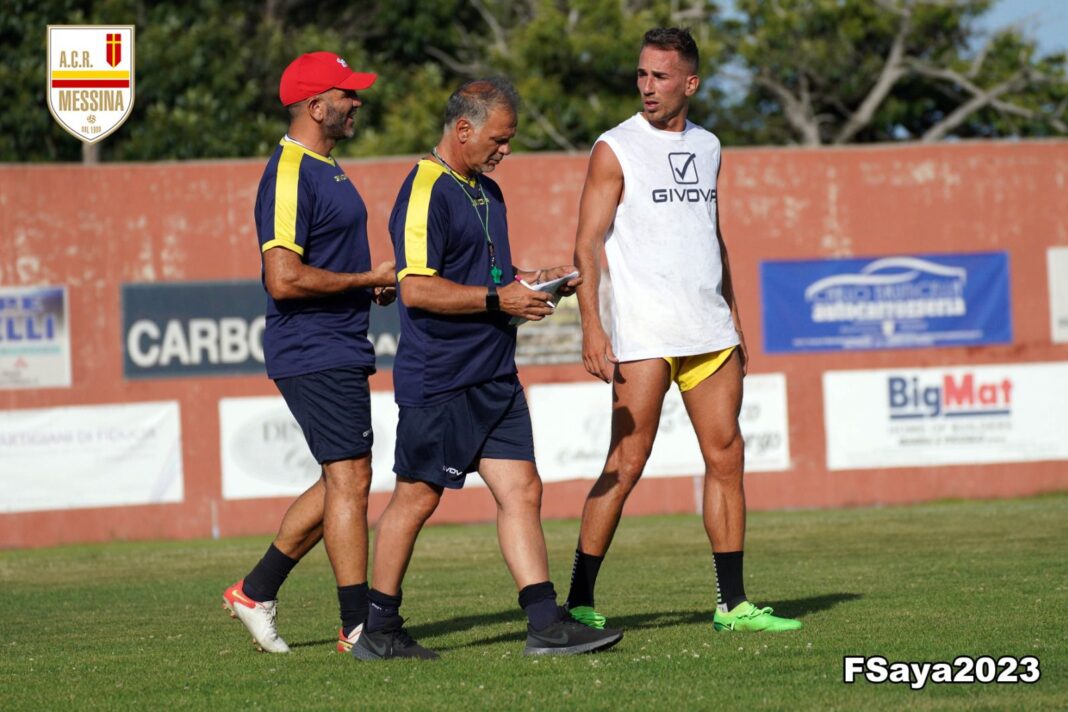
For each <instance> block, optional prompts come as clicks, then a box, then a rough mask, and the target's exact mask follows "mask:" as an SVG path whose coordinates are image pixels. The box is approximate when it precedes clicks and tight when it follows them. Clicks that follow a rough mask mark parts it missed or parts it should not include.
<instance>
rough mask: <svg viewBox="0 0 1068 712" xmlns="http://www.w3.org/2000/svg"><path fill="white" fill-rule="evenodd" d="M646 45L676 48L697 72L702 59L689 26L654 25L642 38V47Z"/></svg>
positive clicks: (668, 48)
mask: <svg viewBox="0 0 1068 712" xmlns="http://www.w3.org/2000/svg"><path fill="white" fill-rule="evenodd" d="M646 47H656V48H657V49H667V50H675V51H676V52H678V53H679V56H680V57H681V58H682V59H684V60H686V61H688V62H689V63H690V65H691V66H692V67H693V71H694V72H695V73H696V72H697V67H698V65H699V64H700V61H701V60H700V57H699V55H698V54H697V43H696V42H694V40H693V35H691V34H690V28H689V27H654V28H653V29H651V30H649V31H648V32H646V33H645V37H643V38H642V49H645V48H646Z"/></svg>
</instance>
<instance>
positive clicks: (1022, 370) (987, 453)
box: [823, 363, 1068, 470]
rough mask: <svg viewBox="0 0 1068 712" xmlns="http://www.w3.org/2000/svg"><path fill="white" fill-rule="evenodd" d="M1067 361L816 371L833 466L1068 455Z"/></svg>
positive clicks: (963, 462)
mask: <svg viewBox="0 0 1068 712" xmlns="http://www.w3.org/2000/svg"><path fill="white" fill-rule="evenodd" d="M1066 393H1068V363H1036V364H1010V365H997V366H946V367H942V368H919V369H907V368H901V369H888V370H877V371H827V372H825V373H824V374H823V407H824V422H825V425H826V431H827V467H828V469H831V470H845V469H864V468H881V467H924V466H927V465H970V464H983V463H994V462H1030V461H1036V460H1065V459H1068V437H1065V433H1066V432H1068V431H1066V429H1065V425H1064V424H1065V423H1066V422H1068V399H1066V398H1065V394H1066Z"/></svg>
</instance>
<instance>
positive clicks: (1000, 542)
mask: <svg viewBox="0 0 1068 712" xmlns="http://www.w3.org/2000/svg"><path fill="white" fill-rule="evenodd" d="M777 476H778V475H777ZM932 476H937V474H935V473H932ZM489 514H492V513H489ZM494 529H495V528H494V527H493V526H492V525H489V524H485V525H473V526H432V527H428V528H427V529H426V530H425V531H424V532H423V534H422V536H421V538H420V540H419V544H418V546H417V547H416V551H415V555H414V557H413V559H412V564H411V567H410V569H409V570H408V574H407V577H406V579H405V583H404V592H405V602H404V610H403V613H404V615H405V616H409V617H410V618H409V622H408V625H409V627H410V630H411V631H412V633H413V635H415V636H416V638H418V639H419V640H420V642H422V643H424V644H426V645H427V646H429V647H431V648H434V649H437V650H438V651H440V652H441V654H442V659H441V660H440V661H437V662H434V663H423V664H420V663H405V662H400V661H397V662H395V663H394V662H386V663H361V662H357V661H355V660H353V659H352V658H350V657H348V656H345V655H339V654H337V653H336V652H334V644H335V642H336V640H337V625H338V623H337V597H336V596H335V594H334V590H335V589H334V586H335V584H334V580H333V576H332V575H331V573H330V568H329V565H328V563H327V560H326V556H325V554H324V552H323V547H322V546H319V547H317V549H315V550H313V551H312V553H311V554H310V555H309V556H308V557H307V558H306V559H305V560H304V561H303V562H301V564H300V565H299V566H298V567H297V568H296V569H295V570H294V571H293V573H292V574H291V575H290V577H289V579H288V581H287V582H286V584H285V586H284V587H283V588H282V591H281V595H280V602H279V629H280V632H281V633H282V635H283V636H284V637H285V638H286V639H287V641H288V642H289V644H290V646H291V647H292V649H293V652H292V653H290V654H289V655H286V656H272V655H266V654H261V653H256V652H255V651H254V650H253V648H252V646H251V644H250V643H249V637H248V635H247V633H246V632H245V630H244V629H243V628H242V627H241V625H240V624H239V623H237V622H234V621H231V620H229V619H228V618H226V616H225V614H224V613H223V611H222V608H221V605H220V604H221V594H222V591H223V589H224V588H225V587H226V586H227V585H229V584H230V583H232V582H233V581H234V580H235V579H237V578H238V577H239V576H241V575H242V574H243V573H244V572H246V571H248V569H249V568H250V567H251V566H252V565H253V564H254V563H255V562H256V560H257V559H259V557H260V556H261V555H262V553H263V550H264V548H265V547H266V545H267V538H266V537H261V538H256V539H251V538H246V539H228V540H222V541H182V542H177V541H175V542H151V543H148V542H145V543H112V544H104V545H91V546H78V547H62V548H57V549H43V550H31V551H6V552H4V553H3V555H2V556H0V591H2V592H3V602H4V605H3V606H2V607H0V630H2V631H3V655H2V656H0V681H3V683H4V688H3V689H4V691H3V707H4V709H5V710H7V711H10V712H15V711H18V710H52V709H63V708H70V707H76V708H78V709H89V710H95V709H106V710H125V709H130V710H134V709H136V710H143V709H168V710H169V709H193V710H201V709H203V710H221V709H240V710H255V709H271V710H339V709H349V708H356V709H371V710H377V709H389V710H409V709H410V710H476V709H477V710H482V709H492V710H539V711H541V710H557V709H559V710H581V709H600V710H642V711H646V710H674V709H684V710H720V709H731V710H758V709H769V710H805V709H812V710H900V709H905V708H907V709H910V710H917V711H922V710H977V709H999V710H1047V709H1048V710H1054V709H1064V701H1065V699H1068V676H1066V675H1065V665H1066V664H1068V647H1066V645H1065V638H1064V631H1065V629H1066V627H1068V590H1066V588H1065V581H1066V580H1068V564H1066V563H1065V557H1064V541H1065V537H1066V536H1068V498H1066V497H1064V496H1063V495H1062V496H1050V497H1043V498H1037V499H1029V500H1012V501H1001V502H967V503H939V504H926V505H921V506H914V507H892V508H882V509H861V510H840V511H810V512H779V513H765V512H757V513H754V514H752V515H751V516H750V521H749V533H748V536H747V537H746V557H745V561H746V590H747V592H748V593H749V595H750V596H752V597H753V599H754V601H756V602H757V603H761V604H768V605H772V606H775V608H776V611H777V612H781V613H783V614H785V615H792V616H798V617H800V618H801V619H802V620H803V621H804V624H805V628H804V629H802V630H800V631H797V632H795V633H782V634H749V635H742V634H727V633H714V632H713V631H712V626H711V622H710V620H711V609H712V606H713V605H714V602H715V588H714V584H713V578H712V561H711V557H710V556H709V550H708V541H707V539H706V538H705V534H704V531H703V529H702V527H701V522H700V520H699V519H698V517H696V516H693V515H689V516H673V517H628V518H626V519H624V521H623V522H622V523H621V525H620V527H619V532H618V534H617V535H616V539H615V542H614V544H613V547H612V552H611V554H610V556H609V557H608V558H607V560H606V561H605V564H604V566H603V567H602V569H601V575H600V578H599V581H598V590H597V594H598V595H597V607H598V609H599V610H601V611H602V612H604V613H605V614H606V615H607V616H608V617H609V623H610V624H613V625H619V626H622V627H623V628H624V629H625V637H624V639H623V641H622V642H621V643H620V644H619V645H618V646H616V647H615V648H614V649H613V650H610V651H608V652H606V653H603V654H599V655H583V656H576V657H570V658H560V659H546V660H537V659H530V658H524V657H523V656H522V654H521V651H522V647H523V636H524V631H525V621H524V619H523V614H522V612H521V611H520V610H519V608H518V607H517V606H516V602H515V586H514V584H513V583H512V581H511V579H510V577H509V576H508V574H507V571H506V570H505V567H504V564H503V562H502V561H501V556H500V551H499V549H498V547H497V542H496V535H495V531H494ZM545 529H546V537H547V543H548V546H549V552H550V559H551V561H550V563H551V566H550V569H551V571H552V572H553V573H554V575H555V578H556V585H557V591H561V592H562V591H564V590H565V588H566V579H567V572H568V571H569V570H570V566H571V558H572V556H573V555H574V545H575V535H576V532H577V531H578V523H577V522H576V521H574V520H572V521H554V522H546V524H545ZM845 655H883V656H885V657H886V658H888V659H889V660H891V661H947V662H948V661H952V660H953V659H954V658H955V657H956V656H958V655H972V656H978V655H991V656H994V657H995V658H996V657H998V656H1001V655H1015V656H1024V655H1034V656H1037V657H1038V658H1039V660H1040V661H1041V672H1042V678H1041V680H1040V681H1039V682H1038V683H1037V684H1033V685H1025V684H1015V685H1010V684H972V685H965V684H952V685H951V684H942V685H928V687H927V688H925V689H923V690H919V691H914V690H910V689H909V688H908V686H907V685H902V684H890V683H887V684H879V685H875V684H870V683H866V682H863V681H861V682H857V683H855V684H851V685H847V684H843V683H842V681H841V676H842V658H843V656H845Z"/></svg>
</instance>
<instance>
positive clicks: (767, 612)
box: [712, 601, 801, 633]
mask: <svg viewBox="0 0 1068 712" xmlns="http://www.w3.org/2000/svg"><path fill="white" fill-rule="evenodd" d="M712 627H713V628H714V629H715V630H716V631H721V630H728V631H729V630H735V631H745V632H747V633H757V632H759V631H769V632H772V633H778V632H780V631H784V630H798V629H799V628H801V621H797V620H794V619H793V618H780V617H778V616H773V615H771V608H757V607H756V606H754V605H753V604H752V603H750V602H749V601H742V602H741V603H739V604H738V605H737V606H735V607H734V610H732V611H731V612H730V613H723V612H721V611H720V610H719V609H718V608H717V609H716V612H715V613H714V614H713V616H712Z"/></svg>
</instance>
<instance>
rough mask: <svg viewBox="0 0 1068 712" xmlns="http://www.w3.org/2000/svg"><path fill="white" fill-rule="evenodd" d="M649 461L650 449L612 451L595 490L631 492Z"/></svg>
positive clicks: (625, 493)
mask: <svg viewBox="0 0 1068 712" xmlns="http://www.w3.org/2000/svg"><path fill="white" fill-rule="evenodd" d="M648 461H649V451H648V450H645V449H642V450H638V451H634V450H630V451H626V450H622V449H621V450H619V451H617V452H614V453H612V454H611V455H609V457H608V462H606V463H605V468H604V472H602V473H601V477H600V478H599V479H598V480H597V484H596V485H594V490H595V491H596V492H598V493H599V494H604V493H606V492H608V491H616V492H619V493H621V494H623V495H627V494H629V493H630V491H631V490H632V489H634V486H635V485H637V484H638V480H640V479H641V477H642V473H643V472H644V471H645V464H646V463H647V462H648Z"/></svg>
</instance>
